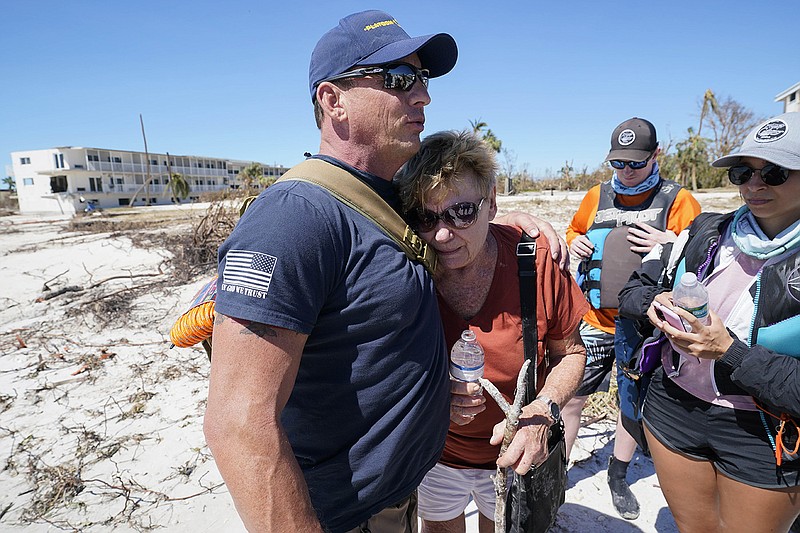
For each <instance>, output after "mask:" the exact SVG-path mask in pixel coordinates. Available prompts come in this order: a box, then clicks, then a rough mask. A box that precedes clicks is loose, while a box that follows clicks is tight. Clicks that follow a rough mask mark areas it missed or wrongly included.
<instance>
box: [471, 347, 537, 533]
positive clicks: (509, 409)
mask: <svg viewBox="0 0 800 533" xmlns="http://www.w3.org/2000/svg"><path fill="white" fill-rule="evenodd" d="M530 362H531V361H530V359H526V360H525V362H524V363H523V364H522V368H521V369H520V371H519V375H517V390H516V392H515V393H514V403H513V404H511V405H509V404H508V402H507V401H506V399H505V398H504V397H503V395H502V394H501V393H500V391H499V390H497V387H495V386H494V383H492V382H491V381H489V380H488V379H484V378H480V382H481V385H483V388H484V389H486V392H488V393H489V396H491V397H492V399H494V401H495V402H497V405H498V406H499V407H500V409H501V410H502V411H503V413H505V415H506V427H505V430H504V431H503V443H502V444H501V445H500V457H502V456H503V454H504V453H506V450H507V449H508V445H509V444H511V440H512V439H513V438H514V434H515V433H516V432H517V426H519V417H520V414H522V403H523V402H524V401H525V389H526V385H527V383H526V381H525V376H526V375H527V373H528V366H529V365H530ZM505 470H506V469H505V468H501V467H500V466H498V467H497V472H495V476H494V494H495V498H496V500H495V506H494V531H495V533H505V531H506V493H507V491H508V488H507V487H506V472H505Z"/></svg>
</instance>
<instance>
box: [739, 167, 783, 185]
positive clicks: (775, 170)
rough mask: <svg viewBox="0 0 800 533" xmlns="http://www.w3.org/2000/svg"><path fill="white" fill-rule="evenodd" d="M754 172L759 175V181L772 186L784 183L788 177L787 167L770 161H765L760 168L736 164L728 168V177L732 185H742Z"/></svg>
mask: <svg viewBox="0 0 800 533" xmlns="http://www.w3.org/2000/svg"><path fill="white" fill-rule="evenodd" d="M756 172H758V175H759V176H761V181H763V182H764V183H766V184H767V185H770V186H772V187H775V186H776V185H780V184H781V183H786V180H787V179H789V169H788V168H783V167H779V166H778V165H773V164H772V163H767V164H766V165H764V166H763V167H762V168H761V169H758V168H751V167H748V166H747V165H736V166H735V167H731V168H729V169H728V179H729V180H730V181H731V183H733V184H734V185H744V184H745V183H747V182H748V181H750V178H752V177H753V174H755V173H756Z"/></svg>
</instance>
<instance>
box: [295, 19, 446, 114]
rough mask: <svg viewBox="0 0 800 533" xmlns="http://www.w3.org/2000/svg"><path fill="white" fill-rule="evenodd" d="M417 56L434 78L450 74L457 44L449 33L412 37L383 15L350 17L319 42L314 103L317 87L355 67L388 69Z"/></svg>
mask: <svg viewBox="0 0 800 533" xmlns="http://www.w3.org/2000/svg"><path fill="white" fill-rule="evenodd" d="M415 52H416V53H417V55H418V56H419V59H420V61H421V62H422V68H426V69H428V70H429V71H430V77H431V78H436V77H437V76H443V75H445V74H447V73H448V72H450V71H451V70H452V69H453V67H454V66H455V64H456V60H457V59H458V47H457V46H456V41H455V39H453V37H451V36H450V35H448V34H447V33H436V34H433V35H424V36H422V37H409V35H408V34H407V33H406V32H405V30H403V28H401V27H400V24H399V23H398V22H397V20H395V18H394V17H392V16H391V15H389V14H388V13H384V12H383V11H376V10H371V11H362V12H360V13H353V14H352V15H348V16H346V17H344V18H343V19H341V20H340V21H339V25H338V26H336V27H335V28H333V29H331V30H330V31H329V32H328V33H326V34H325V35H323V36H322V38H320V40H319V42H317V46H316V47H315V48H314V52H313V53H312V54H311V64H310V65H309V67H308V88H309V89H310V90H311V101H312V102H313V101H314V99H315V97H316V90H317V85H319V84H320V83H321V82H323V81H325V80H326V79H328V78H330V77H331V76H335V75H337V74H341V73H343V72H347V71H348V70H350V69H352V68H354V67H361V66H373V65H385V64H387V63H392V62H394V61H398V60H400V59H402V58H404V57H406V56H408V55H411V54H413V53H415Z"/></svg>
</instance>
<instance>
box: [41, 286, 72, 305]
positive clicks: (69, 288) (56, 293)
mask: <svg viewBox="0 0 800 533" xmlns="http://www.w3.org/2000/svg"><path fill="white" fill-rule="evenodd" d="M82 290H83V287H79V286H78V285H67V286H66V287H61V288H60V289H58V290H57V291H53V292H48V293H46V294H43V295H41V296H39V297H38V298H36V300H35V301H36V302H43V301H45V300H49V299H50V298H55V297H56V296H61V295H62V294H65V293H67V292H81V291H82Z"/></svg>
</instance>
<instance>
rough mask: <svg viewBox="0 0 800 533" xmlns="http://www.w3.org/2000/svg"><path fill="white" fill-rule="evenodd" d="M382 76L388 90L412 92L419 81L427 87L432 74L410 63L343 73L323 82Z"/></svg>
mask: <svg viewBox="0 0 800 533" xmlns="http://www.w3.org/2000/svg"><path fill="white" fill-rule="evenodd" d="M377 74H380V75H381V76H383V86H384V87H385V88H387V89H397V90H398V91H410V90H411V88H412V87H413V86H414V84H415V83H416V82H417V80H420V81H422V84H423V85H424V86H425V87H427V86H428V79H429V78H430V72H429V71H428V69H425V68H417V67H415V66H414V65H409V64H408V63H394V64H391V65H384V66H382V67H364V68H359V69H355V70H349V71H347V72H342V73H341V74H337V75H336V76H331V77H330V78H327V79H325V80H322V81H336V80H344V79H347V78H365V77H367V76H374V75H377Z"/></svg>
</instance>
